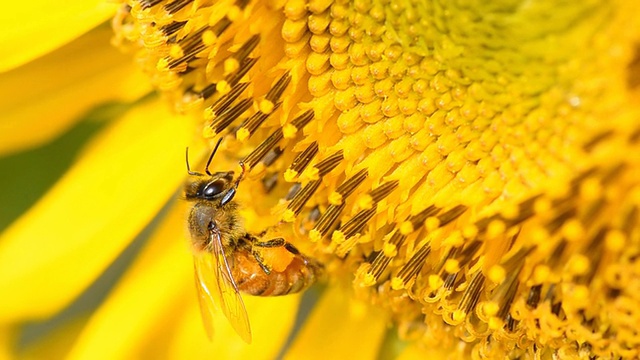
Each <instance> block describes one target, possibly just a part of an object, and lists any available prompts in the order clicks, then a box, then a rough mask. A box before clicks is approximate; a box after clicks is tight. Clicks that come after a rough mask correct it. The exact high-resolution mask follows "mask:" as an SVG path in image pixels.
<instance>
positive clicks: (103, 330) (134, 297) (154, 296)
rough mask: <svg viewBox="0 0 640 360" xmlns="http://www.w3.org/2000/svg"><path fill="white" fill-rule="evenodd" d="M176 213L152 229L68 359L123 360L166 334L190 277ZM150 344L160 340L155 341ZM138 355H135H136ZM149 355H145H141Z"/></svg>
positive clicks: (184, 244) (181, 223)
mask: <svg viewBox="0 0 640 360" xmlns="http://www.w3.org/2000/svg"><path fill="white" fill-rule="evenodd" d="M183 222H184V219H183V216H182V211H179V209H177V208H174V209H173V210H172V211H171V213H170V214H169V215H168V218H167V219H166V221H163V223H162V225H161V226H160V227H159V228H158V229H157V230H156V231H155V233H154V235H153V236H152V238H151V239H150V240H149V243H148V244H147V246H146V247H145V248H144V249H143V251H142V253H141V254H140V257H139V258H138V259H137V260H136V262H135V263H134V264H133V266H132V267H131V268H130V269H129V271H128V272H127V273H126V274H125V276H124V277H123V279H122V280H121V281H120V282H119V284H118V286H117V287H116V288H115V289H114V290H113V291H112V292H111V294H110V296H109V298H107V300H106V301H105V302H104V304H103V305H102V306H101V307H100V308H99V309H98V310H97V311H96V312H95V313H94V314H93V316H92V317H91V319H90V321H89V323H88V324H87V326H86V327H85V328H84V330H83V331H82V333H81V334H80V336H79V338H78V340H77V342H76V343H75V346H74V348H73V349H72V350H71V353H70V355H69V357H68V358H69V359H87V358H92V359H96V358H103V359H125V358H135V357H137V356H135V355H134V354H136V353H137V352H143V353H146V351H144V350H143V349H144V345H145V343H147V342H148V341H151V340H157V339H158V338H159V337H160V338H161V337H163V336H164V335H166V334H167V333H170V332H171V331H172V330H171V328H172V327H171V326H165V325H166V324H167V323H168V322H172V321H174V316H173V315H171V316H167V315H168V314H174V313H175V312H176V310H177V309H175V308H172V306H176V305H181V304H180V302H181V301H178V300H181V299H182V298H183V294H184V293H185V292H186V288H185V287H186V286H188V285H191V283H190V282H188V281H185V279H190V278H191V277H192V274H191V272H192V264H191V256H190V254H188V247H187V245H186V242H185V241H181V240H182V239H183V238H184V235H183V231H184V230H183V227H184V223H183ZM155 345H156V346H155V347H158V346H162V344H155ZM141 355H142V354H140V356H141ZM146 355H147V356H149V354H148V353H146Z"/></svg>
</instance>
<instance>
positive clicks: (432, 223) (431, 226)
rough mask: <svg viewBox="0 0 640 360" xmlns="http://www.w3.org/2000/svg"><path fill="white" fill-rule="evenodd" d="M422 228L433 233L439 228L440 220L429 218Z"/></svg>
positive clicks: (433, 217)
mask: <svg viewBox="0 0 640 360" xmlns="http://www.w3.org/2000/svg"><path fill="white" fill-rule="evenodd" d="M424 226H425V227H426V228H427V230H428V231H433V230H435V229H437V228H438V227H440V219H438V218H437V217H435V216H430V217H428V218H427V220H426V221H425V222H424Z"/></svg>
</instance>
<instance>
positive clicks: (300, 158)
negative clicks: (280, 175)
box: [285, 141, 318, 181]
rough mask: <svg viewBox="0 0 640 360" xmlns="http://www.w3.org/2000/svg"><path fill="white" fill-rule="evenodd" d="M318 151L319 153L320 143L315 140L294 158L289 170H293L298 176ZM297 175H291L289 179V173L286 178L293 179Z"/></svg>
mask: <svg viewBox="0 0 640 360" xmlns="http://www.w3.org/2000/svg"><path fill="white" fill-rule="evenodd" d="M317 153H318V143H317V142H315V141H314V142H312V143H311V144H309V146H307V148H306V149H304V151H303V152H301V153H300V154H298V155H297V156H296V158H295V159H294V160H293V162H292V163H291V165H290V166H289V169H288V171H291V172H293V174H296V175H295V176H297V174H300V173H301V172H303V171H304V169H306V168H307V165H309V162H311V160H312V159H313V157H314V156H316V154H317ZM295 176H293V177H291V176H289V179H287V175H286V174H285V180H287V181H293V178H295Z"/></svg>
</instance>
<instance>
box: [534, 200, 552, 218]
mask: <svg viewBox="0 0 640 360" xmlns="http://www.w3.org/2000/svg"><path fill="white" fill-rule="evenodd" d="M552 206H553V205H552V204H551V200H549V199H547V198H539V199H536V200H535V202H534V203H533V211H535V212H536V214H545V213H548V212H549V211H550V210H551V208H552Z"/></svg>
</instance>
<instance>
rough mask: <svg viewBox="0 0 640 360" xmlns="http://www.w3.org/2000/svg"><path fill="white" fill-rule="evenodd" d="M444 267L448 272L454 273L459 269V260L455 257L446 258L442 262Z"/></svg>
mask: <svg viewBox="0 0 640 360" xmlns="http://www.w3.org/2000/svg"><path fill="white" fill-rule="evenodd" d="M444 269H445V271H446V272H448V273H450V274H455V273H457V272H458V271H460V262H459V261H458V260H456V259H448V260H447V261H445V263H444Z"/></svg>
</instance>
